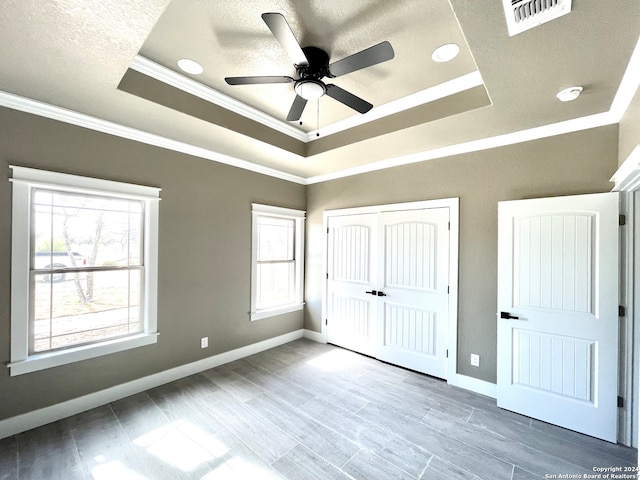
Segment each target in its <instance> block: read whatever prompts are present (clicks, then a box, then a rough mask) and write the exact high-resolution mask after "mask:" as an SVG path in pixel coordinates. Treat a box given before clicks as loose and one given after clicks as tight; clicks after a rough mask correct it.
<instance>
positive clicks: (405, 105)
mask: <svg viewBox="0 0 640 480" xmlns="http://www.w3.org/2000/svg"><path fill="white" fill-rule="evenodd" d="M479 85H484V82H483V80H482V75H480V72H479V71H477V70H476V71H474V72H471V73H468V74H466V75H463V76H461V77H458V78H454V79H453V80H449V81H447V82H444V83H441V84H439V85H436V86H434V87H430V88H427V89H425V90H421V91H419V92H416V93H413V94H411V95H407V96H406V97H402V98H399V99H397V100H393V101H392V102H388V103H385V104H384V105H379V106H377V107H373V108H372V109H371V110H370V111H369V112H367V114H366V115H353V116H351V117H348V118H345V119H344V120H340V121H338V122H335V123H331V124H329V125H327V126H324V127H322V128H321V129H320V131H321V132H322V136H324V137H327V136H329V135H333V134H334V133H338V132H342V131H344V130H348V129H349V128H353V127H358V126H360V125H364V124H365V123H369V122H373V121H374V120H379V119H381V118H384V117H387V116H389V115H393V114H395V113H399V112H402V111H404V110H409V109H410V108H414V107H417V106H420V105H423V104H425V103H430V102H433V101H435V100H439V99H441V98H445V97H448V96H450V95H455V94H456V93H460V92H463V91H465V90H470V89H472V88H475V87H477V86H479ZM318 133H319V130H313V131H311V132H309V133H308V134H307V139H306V141H307V142H311V141H313V140H316V139H317V138H318V135H317V134H318Z"/></svg>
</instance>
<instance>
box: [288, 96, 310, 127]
mask: <svg viewBox="0 0 640 480" xmlns="http://www.w3.org/2000/svg"><path fill="white" fill-rule="evenodd" d="M306 105H307V100H306V99H305V98H302V97H301V96H300V95H296V98H295V99H294V100H293V104H292V105H291V109H290V110H289V114H288V115H287V122H297V121H298V120H300V117H301V116H302V111H303V110H304V107H305V106H306Z"/></svg>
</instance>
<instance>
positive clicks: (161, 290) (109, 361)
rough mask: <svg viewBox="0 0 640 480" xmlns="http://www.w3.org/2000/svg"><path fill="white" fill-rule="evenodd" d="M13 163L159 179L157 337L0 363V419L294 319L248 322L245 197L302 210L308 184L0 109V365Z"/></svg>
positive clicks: (297, 322) (5, 353)
mask: <svg viewBox="0 0 640 480" xmlns="http://www.w3.org/2000/svg"><path fill="white" fill-rule="evenodd" d="M11 164H15V165H21V166H26V167H34V168H42V169H47V170H54V171H59V172H63V173H71V174H77V175H87V176H93V177H98V178H104V179H109V180H119V181H126V182H131V183H138V184H143V185H150V186H155V187H160V188H162V193H161V197H162V200H161V202H160V231H159V287H158V329H159V331H160V334H161V335H160V337H159V340H158V343H157V344H155V345H151V346H147V347H142V348H138V349H134V350H129V351H126V352H123V353H118V354H114V355H109V356H105V357H101V358H97V359H92V360H87V361H84V362H79V363H75V364H71V365H67V366H62V367H57V368H52V369H48V370H44V371H40V372H35V373H30V374H26V375H21V376H17V377H10V376H9V371H8V369H7V368H1V369H0V419H5V418H8V417H12V416H14V415H17V414H20V413H24V412H28V411H31V410H34V409H37V408H41V407H44V406H47V405H51V404H55V403H58V402H62V401H65V400H68V399H71V398H74V397H78V396H81V395H85V394H88V393H91V392H95V391H98V390H102V389H105V388H108V387H111V386H113V385H117V384H120V383H123V382H127V381H130V380H134V379H137V378H140V377H143V376H146V375H150V374H153V373H156V372H160V371H163V370H166V369H169V368H172V367H176V366H179V365H183V364H186V363H189V362H193V361H196V360H199V359H202V358H204V357H207V356H210V355H214V354H217V353H221V352H224V351H228V350H231V349H234V348H238V347H242V346H245V345H248V344H251V343H255V342H258V341H261V340H264V339H267V338H271V337H274V336H277V335H281V334H284V333H287V332H291V331H294V330H298V329H300V328H302V326H303V314H302V312H295V313H292V314H287V315H282V316H280V317H274V318H270V319H264V320H259V321H256V322H250V321H249V317H248V315H247V312H248V311H249V295H250V257H251V202H258V203H265V204H272V205H278V206H282V207H288V208H297V209H304V208H305V201H306V197H305V187H304V186H302V185H296V184H293V183H290V182H286V181H283V180H278V179H274V178H271V177H267V176H264V175H259V174H256V173H252V172H248V171H245V170H241V169H238V168H234V167H229V166H226V165H221V164H218V163H215V162H211V161H209V160H204V159H200V158H194V157H190V156H188V155H182V154H179V153H175V152H171V151H167V150H163V149H160V148H155V147H151V146H148V145H143V144H140V143H136V142H133V141H128V140H123V139H120V138H117V137H114V136H110V135H105V134H100V133H96V132H92V131H89V130H86V129H82V128H78V127H73V126H70V125H66V124H63V123H59V122H55V121H51V120H46V119H43V118H39V117H35V116H31V115H28V114H24V113H19V112H15V111H11V110H8V109H0V365H4V364H6V363H7V362H8V361H9V358H10V356H9V345H10V338H9V333H10V331H9V325H10V311H9V305H10V265H11V223H10V221H11V186H10V182H9V181H8V176H9V167H8V165H11ZM207 335H208V336H209V345H210V346H209V348H208V349H205V350H201V349H200V337H202V336H207Z"/></svg>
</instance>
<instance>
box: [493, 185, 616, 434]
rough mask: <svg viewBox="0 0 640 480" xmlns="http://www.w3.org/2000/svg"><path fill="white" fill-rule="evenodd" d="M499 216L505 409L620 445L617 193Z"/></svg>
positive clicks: (516, 206) (514, 207)
mask: <svg viewBox="0 0 640 480" xmlns="http://www.w3.org/2000/svg"><path fill="white" fill-rule="evenodd" d="M498 212H499V226H498V387H497V388H498V406H499V407H502V408H506V409H508V410H512V411H515V412H518V413H521V414H523V415H527V416H530V417H534V418H537V419H540V420H543V421H545V422H549V423H553V424H555V425H560V426H562V427H565V428H569V429H571V430H576V431H579V432H582V433H585V434H588V435H592V436H594V437H598V438H602V439H604V440H608V441H611V442H615V441H616V437H617V395H618V393H617V392H618V390H617V385H618V259H619V256H618V230H619V227H618V195H617V193H603V194H594V195H579V196H573V197H557V198H545V199H535V200H521V201H513V202H500V203H499V207H498Z"/></svg>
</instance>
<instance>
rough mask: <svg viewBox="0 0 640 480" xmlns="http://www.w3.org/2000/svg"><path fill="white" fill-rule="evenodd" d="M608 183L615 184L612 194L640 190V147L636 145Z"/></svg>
mask: <svg viewBox="0 0 640 480" xmlns="http://www.w3.org/2000/svg"><path fill="white" fill-rule="evenodd" d="M609 181H610V182H613V183H614V184H615V186H614V187H613V191H614V192H633V191H635V190H640V145H636V148H634V149H633V151H632V152H631V153H630V154H629V156H628V157H627V158H626V159H625V161H624V162H623V163H622V165H620V167H619V168H618V170H616V173H614V174H613V177H611V179H610V180H609Z"/></svg>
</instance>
